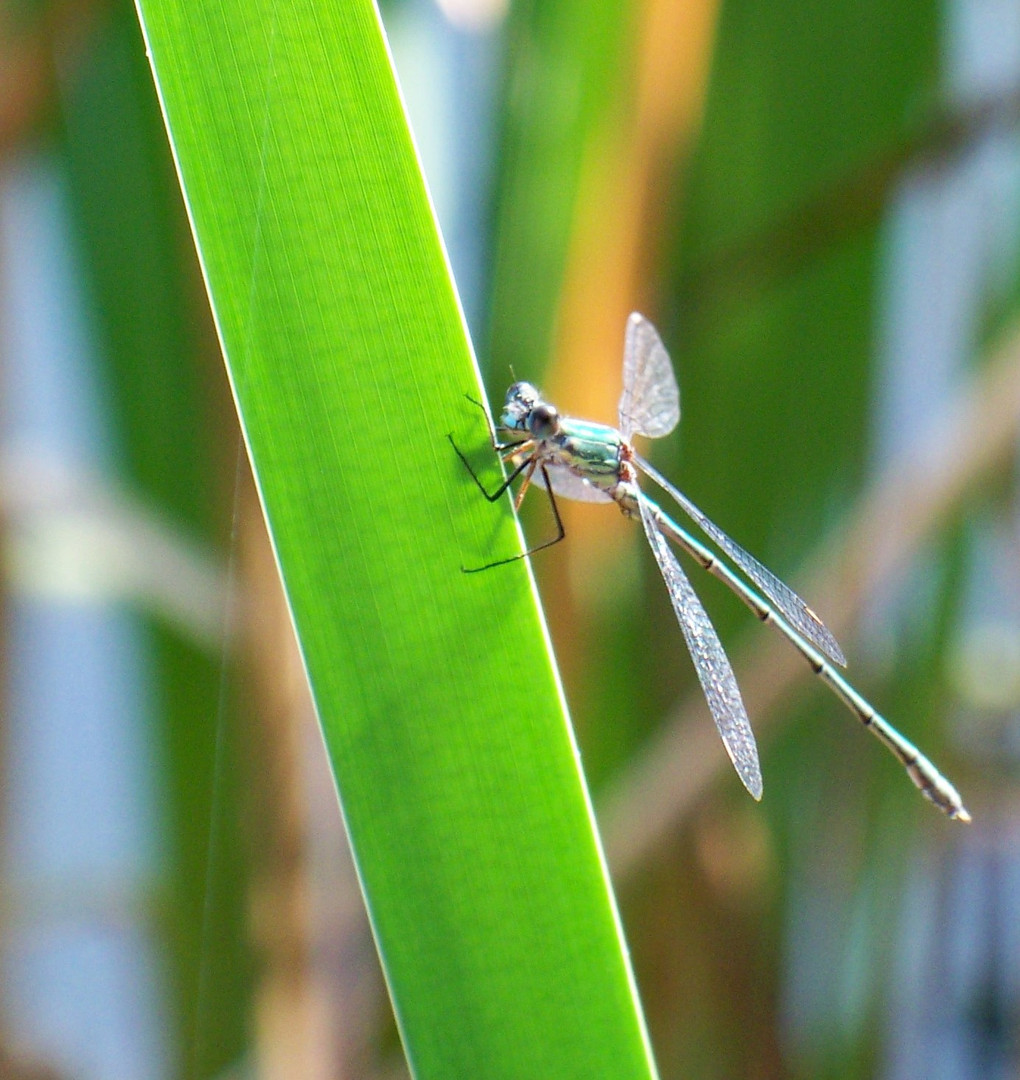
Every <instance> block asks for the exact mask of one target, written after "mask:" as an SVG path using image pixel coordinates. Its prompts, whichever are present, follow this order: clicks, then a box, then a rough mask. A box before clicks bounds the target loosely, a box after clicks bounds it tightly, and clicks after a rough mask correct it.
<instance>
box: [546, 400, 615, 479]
mask: <svg viewBox="0 0 1020 1080" xmlns="http://www.w3.org/2000/svg"><path fill="white" fill-rule="evenodd" d="M543 448H544V449H545V450H546V452H547V453H548V455H549V457H550V458H552V459H553V460H555V461H558V462H560V463H561V464H563V465H565V466H566V467H567V468H569V469H571V470H573V471H574V472H576V473H578V474H579V475H581V476H583V477H584V478H585V480H587V481H588V483H589V484H592V485H593V486H594V487H597V488H600V489H601V490H603V491H605V492H606V494H608V495H611V494H612V493H613V491H614V489H615V488H616V486H617V485H618V484H619V483H620V480H621V478H622V477H621V469H622V467H623V462H624V461H625V460H626V454H627V450H628V447H627V444H626V443H625V442H624V441H623V436H622V435H621V434H620V433H619V432H618V431H617V430H616V428H611V427H608V426H607V425H606V424H592V423H590V422H589V421H587V420H574V419H573V418H571V417H569V416H565V417H562V418H561V420H560V429H559V431H558V433H557V434H556V435H555V436H554V437H553V438H551V439H545V440H543Z"/></svg>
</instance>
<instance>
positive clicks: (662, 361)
mask: <svg viewBox="0 0 1020 1080" xmlns="http://www.w3.org/2000/svg"><path fill="white" fill-rule="evenodd" d="M679 419H680V390H679V387H678V386H677V384H676V376H675V375H674V374H673V365H672V364H671V363H670V359H669V353H667V352H666V347H665V346H664V345H663V344H662V341H661V339H660V338H659V334H658V331H657V330H656V329H655V327H654V326H652V324H651V323H650V322H649V321H648V320H647V319H646V318H645V317H644V315H639V314H638V312H636V311H635V312H633V313H632V314H631V316H630V318H629V319H628V320H627V336H626V338H625V340H624V346H623V394H622V395H621V397H620V431H621V432H622V434H623V437H624V438H625V439H628V440H629V439H630V438H631V436H632V435H647V436H648V437H649V438H651V439H658V438H661V437H662V436H663V435H668V434H669V433H670V432H671V431H672V430H673V428H675V427H676V425H677V421H678V420H679Z"/></svg>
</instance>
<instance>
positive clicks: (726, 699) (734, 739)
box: [638, 496, 762, 799]
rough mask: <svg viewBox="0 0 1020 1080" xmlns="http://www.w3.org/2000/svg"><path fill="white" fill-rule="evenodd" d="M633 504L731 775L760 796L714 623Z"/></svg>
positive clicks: (646, 513)
mask: <svg viewBox="0 0 1020 1080" xmlns="http://www.w3.org/2000/svg"><path fill="white" fill-rule="evenodd" d="M638 505H639V507H640V508H641V524H642V525H644V527H645V535H646V536H647V537H648V543H649V544H650V545H651V547H652V553H653V554H654V555H655V561H656V562H657V563H658V564H659V569H660V570H661V571H662V577H663V580H664V581H665V582H666V588H667V589H668V590H669V598H670V601H671V602H672V604H673V610H674V612H676V617H677V622H679V623H680V629H681V630H682V631H683V634H684V638H685V639H686V641H687V648H688V649H689V650H690V653H691V659H692V660H693V661H694V668H695V670H696V671H697V673H698V678H699V679H700V680H701V688H702V689H703V690H704V692H705V698H706V700H707V701H708V707H709V709H711V711H712V717H713V719H714V720H715V726H716V727H717V728H718V729H719V734H720V735H721V736H722V741H723V744H724V745H725V747H726V752H727V753H728V754H729V755H730V760H731V761H732V762H733V766H734V768H735V769H736V770H737V775H738V776H739V777H740V779H741V780H742V781H743V782H744V787H746V788H747V790H748V791H749V792H750V793H751V794H752V795H753V796H754V797H755V798H756V799H760V798H761V789H762V784H761V767H760V765H759V764H758V747H757V745H756V744H755V741H754V732H753V731H751V724H750V721H749V720H748V719H747V710H746V709H745V708H744V702H743V700H742V699H741V697H740V689H739V687H738V686H737V680H736V678H735V677H734V675H733V669H732V668H731V667H730V662H729V660H727V659H726V653H724V652H723V647H722V645H721V644H720V642H719V637H718V635H717V634H716V632H715V628H714V627H713V626H712V623H711V622H710V621H709V618H708V615H707V614H706V613H705V609H704V608H703V607H702V606H701V601H700V600H699V599H698V597H697V594H696V593H695V592H694V588H693V587H692V585H691V583H690V582H689V581H688V580H687V575H686V574H685V573H684V572H683V569H682V568H681V566H680V562H679V560H678V559H677V557H676V555H674V554H673V549H672V548H671V547H670V546H669V544H668V543H667V542H666V538H665V537H664V536H663V535H662V533H661V532H659V527H658V526H657V525H656V524H655V518H654V517H653V516H652V513H651V511H650V510H649V509H648V504H647V502H646V501H645V499H644V497H643V496H641V497H639V499H638Z"/></svg>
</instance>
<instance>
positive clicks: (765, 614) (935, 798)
mask: <svg viewBox="0 0 1020 1080" xmlns="http://www.w3.org/2000/svg"><path fill="white" fill-rule="evenodd" d="M487 415H488V414H486V416H487ZM679 419H680V392H679V389H678V387H677V382H676V377H675V376H674V374H673V366H672V364H671V363H670V359H669V355H668V354H667V352H666V349H665V347H664V346H663V344H662V341H661V340H660V338H659V335H658V333H657V332H656V330H655V327H654V326H652V324H651V323H650V322H649V321H648V320H647V319H646V318H644V316H642V315H639V314H637V313H636V312H635V313H634V314H632V315H631V316H630V318H629V319H628V321H627V333H626V340H625V345H624V356H623V394H622V396H621V398H620V407H619V421H620V426H619V428H618V429H617V428H611V427H608V426H606V425H604V424H594V423H590V422H589V421H587V420H577V419H574V418H573V417H568V416H561V415H560V413H559V411H558V410H557V409H556V407H555V406H554V405H552V404H550V403H549V402H547V401H544V400H543V399H542V396H541V394H540V393H539V392H538V390H536V389H535V387H534V386H532V385H531V384H530V383H526V382H516V383H514V384H513V386H511V387H510V389H509V390H508V391H507V394H506V400H505V401H504V403H503V412H502V414H501V416H500V420H499V430H500V432H502V433H503V434H504V435H505V437H506V441H505V442H500V441H499V440H498V439H497V437H496V432H494V431H492V430H491V428H490V435H491V437H492V445H493V449H494V450H495V451H496V452H497V453H498V454H499V455H500V457H501V459H502V460H503V463H504V464H505V465H508V466H510V473H509V475H508V476H507V479H506V481H505V482H504V483H503V484H501V485H500V487H499V488H498V489H497V490H496V491H494V492H491V493H490V492H489V491H488V490H486V488H485V486H484V485H483V484H482V482H481V481H480V480H479V479H478V477H477V475H476V474H475V472H474V470H473V469H472V468H471V466H470V464H469V463H468V461H467V459H466V458H465V457H464V455H463V453H461V451H460V450H459V449H458V448H457V446H456V444H455V443H454V449H455V450H457V453H458V454H459V455H460V458H461V460H462V461H463V462H464V464H465V465H466V466H467V468H468V471H469V472H470V473H471V475H472V477H474V480H475V483H476V484H478V487H479V488H480V489H481V490H482V492H483V493H484V494H485V497H486V498H487V499H489V501H490V502H495V501H496V500H497V499H498V498H500V496H501V495H503V494H504V493H505V492H506V491H507V489H508V488H509V487H510V485H511V484H512V483H513V482H514V481H515V480H517V479H518V478H519V477H520V478H522V480H521V485H520V488H519V489H518V491H517V494H516V496H515V499H514V507H515V509H517V508H519V507H520V504H521V500H522V499H523V498H524V495H525V492H526V491H527V490H528V488H529V486H530V485H531V484H532V483H534V484H536V485H537V486H538V487H541V488H544V489H545V490H546V491H547V492H548V494H549V501H550V505H551V507H552V511H553V516H554V518H555V520H556V526H557V535H556V536H555V537H553V539H551V540H549V541H546V543H544V544H540V545H538V546H537V547H535V548H532V549H531V550H530V551H528V552H525V554H532V553H533V552H535V551H538V550H540V549H541V548H545V547H549V546H550V545H552V544H555V543H557V542H558V541H560V540H562V539H563V535H564V531H563V523H562V521H561V520H560V515H559V510H558V509H557V507H556V498H555V496H556V495H562V496H564V497H565V498H568V499H577V500H581V501H583V502H615V503H616V504H617V505H618V506H619V507H620V509H621V510H622V511H623V513H624V514H626V515H627V516H628V517H639V518H640V519H641V524H642V526H643V527H644V530H645V536H646V537H647V538H648V543H649V544H650V545H651V549H652V553H653V555H654V556H655V561H656V562H657V563H658V564H659V570H660V571H661V572H662V577H663V579H664V581H665V582H666V588H667V589H668V590H669V598H670V600H671V601H672V604H673V610H674V612H675V613H676V617H677V621H678V622H679V623H680V629H681V630H682V631H683V635H684V638H685V639H686V641H687V647H688V649H689V650H690V653H691V657H692V659H693V660H694V667H695V670H696V671H697V674H698V679H699V680H700V682H701V686H702V689H703V691H704V693H705V697H706V699H707V701H708V706H709V709H710V710H711V712H712V716H713V718H714V720H715V724H716V727H717V728H718V729H719V734H720V735H721V736H722V740H723V743H724V745H725V746H726V751H727V753H728V754H729V756H730V760H731V761H732V762H733V765H734V767H735V768H736V770H737V774H738V775H739V776H740V779H741V780H742V781H743V783H744V786H745V787H746V788H747V790H748V791H749V792H750V793H751V794H752V795H753V796H754V797H755V798H756V799H760V798H761V792H762V780H761V768H760V765H759V763H758V748H757V744H756V743H755V739H754V733H753V732H752V731H751V725H750V722H749V721H748V719H747V711H746V710H745V708H744V703H743V700H742V699H741V696H740V690H739V688H738V686H737V681H736V679H735V678H734V675H733V670H732V668H731V667H730V663H729V660H727V658H726V654H725V652H723V648H722V645H721V644H720V642H719V638H718V635H717V634H716V632H715V629H714V628H713V626H712V623H711V622H710V621H709V618H708V615H707V614H706V613H705V609H704V608H703V607H702V605H701V601H700V600H699V599H698V597H697V595H696V594H695V592H694V589H693V588H692V587H691V584H690V582H689V581H688V580H687V576H686V575H685V574H684V572H683V569H682V568H681V566H680V562H679V560H678V559H677V557H676V555H675V554H674V553H673V550H672V548H671V547H670V546H669V544H668V543H667V538H668V539H669V540H672V541H673V542H674V543H675V544H677V545H678V546H679V547H680V548H682V549H683V550H684V551H686V552H687V554H688V555H690V556H691V558H693V559H694V560H695V562H697V563H700V564H701V566H703V567H704V568H705V569H706V570H707V571H708V572H709V573H710V574H713V575H714V576H715V577H717V578H719V580H720V581H722V582H724V583H725V584H726V585H728V586H729V588H730V589H732V590H733V592H735V593H736V594H737V596H738V597H740V599H741V600H743V602H744V603H745V604H746V605H747V606H748V607H749V608H750V609H751V611H753V612H754V614H755V615H756V616H757V617H758V618H759V619H760V620H761V621H762V622H763V623H768V624H770V625H771V626H774V627H775V628H776V629H777V630H779V631H780V633H782V634H783V635H785V636H786V638H787V639H788V640H789V641H790V643H791V644H792V645H793V646H794V648H796V649H797V650H798V652H800V654H801V655H802V656H803V657H804V659H805V660H807V662H808V664H809V665H810V666H811V670H812V671H813V672H814V673H815V674H816V675H817V676H818V678H820V679H821V680H822V681H823V682H824V683H826V684H827V685H828V686H829V687H830V688H831V689H832V690H833V691H834V692H835V694H836V696H837V697H839V698H840V699H841V700H842V701H843V702H844V704H845V705H846V706H847V707H848V708H849V709H850V711H851V712H852V713H853V714H854V715H855V716H856V717H857V719H858V720H859V721H860V722H861V723H862V724H863V725H864V726H865V727H866V728H867V729H868V730H869V731H871V732H873V733H874V734H875V735H876V736H877V737H878V738H879V739H880V740H881V741H882V742H883V743H884V744H885V746H887V747H888V749H889V750H890V751H891V752H892V754H893V756H894V757H895V758H896V759H897V761H899V762H900V764H901V765H902V766H903V767H904V768H905V769H906V770H907V773H908V774H909V776H910V779H911V780H913V782H914V783H915V784H916V785H917V787H918V788H919V789H920V790H921V791H922V792H923V793H924V795H926V796H927V797H928V798H929V799H930V800H931V801H932V802H933V803H934V804H935V805H936V806H937V807H939V809H940V810H942V811H944V812H945V813H946V814H948V815H949V817H951V818H958V819H959V820H960V821H970V814H969V813H968V812H967V810H966V808H965V807H964V805H963V802H962V801H961V799H960V796H959V794H958V793H957V791H956V788H955V787H953V785H952V784H951V783H950V782H949V781H948V780H947V779H946V778H945V777H944V776H943V775H942V774H941V773H940V772H939V771H938V769H936V768H935V766H934V765H933V764H932V763H931V761H929V760H928V758H927V757H925V756H924V754H922V753H921V751H920V750H918V749H917V747H916V746H914V744H913V743H911V742H910V741H909V740H908V739H906V738H904V737H903V736H902V735H901V734H900V733H899V732H898V731H897V730H896V729H895V728H894V727H893V726H892V725H891V724H890V723H889V722H888V721H887V720H885V719H884V718H883V717H882V716H880V715H879V713H878V712H877V711H876V710H875V709H874V708H873V707H872V706H871V705H870V704H868V702H867V701H865V699H864V698H863V697H862V696H861V695H860V694H859V693H858V692H857V691H856V690H855V689H854V688H853V687H852V686H851V685H850V684H849V683H848V682H847V681H846V679H844V678H843V676H842V675H841V674H840V673H839V672H838V671H837V670H836V667H835V666H834V665H837V664H838V665H839V666H840V667H845V666H846V660H845V658H844V656H843V652H842V650H841V649H840V647H839V644H838V643H837V642H836V639H835V638H834V637H833V636H832V634H831V633H830V632H829V631H828V630H827V629H826V627H825V626H824V625H823V624H822V622H821V620H820V619H819V618H818V616H817V615H816V614H815V613H814V612H813V611H812V610H811V609H810V608H809V607H808V606H807V604H805V603H804V601H803V600H801V598H800V597H799V596H797V594H796V593H795V592H793V590H792V589H790V588H788V587H787V586H786V585H784V584H783V582H781V581H780V580H779V579H778V578H777V577H776V576H775V575H774V574H772V573H771V572H770V571H769V570H767V569H766V568H765V567H764V566H762V564H761V563H760V562H758V560H757V559H755V558H754V557H753V556H752V555H749V554H748V553H747V552H746V551H744V549H743V548H742V547H740V546H739V545H738V544H736V543H735V542H734V541H733V540H731V539H730V538H729V537H728V536H727V535H726V534H725V533H724V532H723V531H722V529H720V528H719V527H718V526H717V525H715V524H714V523H713V522H711V521H710V520H709V519H708V518H707V517H705V515H704V514H703V513H702V512H701V511H700V510H699V509H698V508H697V507H696V506H695V505H694V503H692V502H691V500H690V499H688V498H687V497H686V496H685V495H683V494H682V493H681V492H679V491H678V490H677V489H676V488H675V487H674V486H673V485H672V484H671V483H670V482H669V481H668V480H667V479H666V478H665V477H664V476H662V475H661V474H660V473H659V472H658V471H657V470H656V469H654V468H653V467H652V466H651V465H650V464H649V463H648V462H647V461H645V460H644V458H642V457H641V456H640V455H639V454H638V453H637V452H636V451H635V450H634V447H633V446H632V445H631V440H632V438H633V437H634V436H635V435H644V436H647V437H648V438H652V439H658V438H662V437H663V436H665V435H668V434H669V433H670V432H671V431H672V430H673V429H674V428H675V427H676V425H677V423H678V421H679ZM450 441H451V442H453V439H452V437H451V440H450ZM639 473H643V474H644V475H645V476H646V477H647V478H648V479H650V480H651V481H653V482H654V483H655V484H657V485H658V486H659V487H660V488H661V489H662V490H663V491H664V492H665V493H666V494H667V495H669V497H670V498H671V499H672V500H673V501H674V502H675V503H676V504H677V506H679V507H680V509H681V510H683V511H684V513H685V514H686V515H687V516H688V517H689V518H691V519H692V520H693V521H694V522H695V524H696V525H697V526H698V528H699V529H700V530H701V531H702V532H703V533H704V534H705V535H706V536H707V537H708V538H709V539H710V540H711V541H712V542H713V543H715V544H716V545H717V546H718V547H719V548H720V549H721V550H722V551H723V552H725V554H726V555H728V556H729V557H730V559H732V561H733V562H734V563H735V564H736V566H737V567H739V569H740V570H741V571H742V572H743V574H745V575H746V576H747V577H748V578H749V579H750V580H751V581H752V582H753V583H754V585H755V586H757V588H758V589H760V590H761V593H763V594H764V597H763V596H762V595H760V594H759V593H758V592H756V591H755V589H753V588H751V586H750V585H748V584H746V583H745V582H744V580H743V579H742V578H740V577H738V576H737V574H736V573H735V572H734V571H733V570H732V569H731V568H730V567H729V566H728V565H727V564H726V563H725V562H723V561H722V559H721V558H719V556H717V555H715V554H714V553H713V552H712V551H711V550H710V549H709V548H708V547H706V546H705V545H704V544H703V543H701V542H700V541H698V540H696V539H695V538H694V537H693V536H691V535H690V534H689V533H688V532H687V531H686V530H685V529H682V528H681V527H680V526H679V525H677V524H676V522H675V521H673V520H672V518H670V517H669V516H668V515H667V514H666V513H665V511H663V510H662V509H661V507H659V506H658V505H657V504H656V503H654V502H653V501H652V500H651V499H649V498H648V496H647V495H645V494H644V492H643V491H642V490H641V489H640V487H639V486H638V474H639ZM519 558H523V555H514V556H512V557H511V558H508V559H501V560H499V561H498V562H494V563H489V564H487V565H486V566H483V567H478V568H477V569H479V570H486V569H489V568H490V567H493V566H500V565H502V564H504V563H509V562H513V561H514V560H515V559H519Z"/></svg>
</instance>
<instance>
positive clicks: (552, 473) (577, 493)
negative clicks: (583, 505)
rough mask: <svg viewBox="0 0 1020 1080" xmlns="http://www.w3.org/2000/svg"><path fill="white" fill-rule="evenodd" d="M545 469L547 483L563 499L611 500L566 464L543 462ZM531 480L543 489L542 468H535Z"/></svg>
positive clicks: (580, 500) (581, 500)
mask: <svg viewBox="0 0 1020 1080" xmlns="http://www.w3.org/2000/svg"><path fill="white" fill-rule="evenodd" d="M545 468H546V471H547V472H548V473H549V483H550V484H552V489H553V494H554V495H562V496H563V498H564V499H573V500H574V501H575V502H594V503H601V502H612V501H613V499H612V496H610V495H607V494H606V493H605V492H604V491H602V490H601V489H600V488H597V487H595V486H594V484H589V483H588V481H587V480H585V479H584V478H583V477H581V476H578V475H577V473H575V472H572V471H571V470H570V469H568V468H567V467H566V465H560V464H558V463H557V462H554V461H546V462H545ZM531 482H532V483H533V484H534V485H535V486H536V487H540V488H542V489H543V490H544V489H545V480H544V479H543V478H542V470H541V469H536V470H535V473H534V475H533V476H532V477H531Z"/></svg>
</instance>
